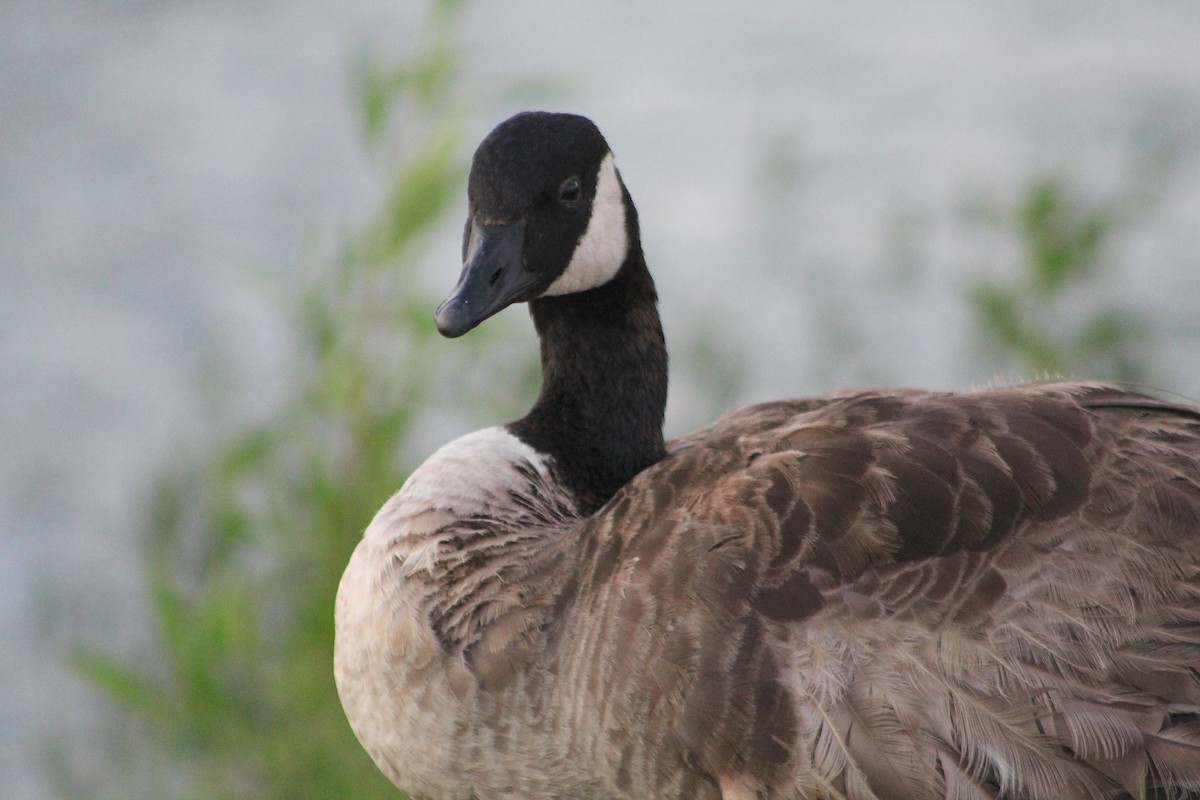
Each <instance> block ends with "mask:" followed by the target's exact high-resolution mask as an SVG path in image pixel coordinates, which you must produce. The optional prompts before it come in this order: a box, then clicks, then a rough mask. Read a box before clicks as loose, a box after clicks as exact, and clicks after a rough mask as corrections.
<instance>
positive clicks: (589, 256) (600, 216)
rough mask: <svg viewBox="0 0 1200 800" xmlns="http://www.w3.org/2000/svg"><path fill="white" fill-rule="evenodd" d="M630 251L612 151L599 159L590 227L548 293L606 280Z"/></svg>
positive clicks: (590, 286) (567, 291)
mask: <svg viewBox="0 0 1200 800" xmlns="http://www.w3.org/2000/svg"><path fill="white" fill-rule="evenodd" d="M628 252H629V234H628V233H627V232H626V231H625V201H624V198H623V197H622V196H621V181H620V179H619V178H618V177H617V168H616V166H615V165H614V164H613V157H612V153H609V154H608V155H606V156H605V157H604V161H602V162H600V173H599V175H598V177H597V178H596V197H595V199H593V200H592V216H591V219H589V220H588V226H587V230H586V231H584V234H583V236H582V237H581V238H580V240H579V242H578V244H576V245H575V252H574V253H573V254H572V255H571V263H570V264H568V265H567V268H566V270H565V271H564V272H563V274H562V275H559V276H558V278H556V279H555V281H554V283H552V284H550V288H549V289H547V290H546V292H545V294H546V295H559V294H572V293H573V292H583V291H586V290H588V289H594V288H596V287H597V286H600V285H602V284H605V283H607V282H608V281H610V280H612V278H613V276H614V275H616V274H617V270H619V269H620V268H621V264H623V263H625V256H626V255H627V254H628Z"/></svg>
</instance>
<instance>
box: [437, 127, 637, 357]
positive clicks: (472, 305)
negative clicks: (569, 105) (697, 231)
mask: <svg viewBox="0 0 1200 800" xmlns="http://www.w3.org/2000/svg"><path fill="white" fill-rule="evenodd" d="M467 198H468V205H469V215H468V218H467V224H466V230H465V231H464V233H463V267H462V272H461V274H460V275H459V279H458V283H457V285H456V286H455V287H454V290H453V291H452V292H451V293H450V295H449V296H448V297H447V298H446V300H445V301H443V302H442V304H441V305H440V306H438V309H437V311H436V313H435V315H434V318H435V320H436V322H437V327H438V331H440V332H441V333H442V335H443V336H448V337H455V336H461V335H462V334H464V333H466V332H467V331H469V330H471V329H472V328H474V327H475V326H476V325H478V324H479V323H481V322H483V321H484V320H485V319H487V318H488V317H490V316H492V315H493V314H496V313H497V312H499V311H500V310H502V309H504V308H505V307H507V306H509V305H512V304H514V303H522V302H529V301H532V300H536V299H538V298H541V297H553V296H559V295H567V294H575V293H579V292H585V291H587V290H589V289H594V288H597V287H599V286H602V285H604V284H606V283H608V282H609V281H611V280H612V279H613V278H614V277H615V276H616V275H617V273H618V272H620V270H621V267H622V265H623V264H624V263H625V261H626V259H627V256H628V254H629V252H630V242H631V240H633V239H635V238H636V235H637V234H636V216H635V213H634V212H633V211H632V207H631V204H630V203H629V200H628V194H627V193H626V191H625V187H624V186H623V184H622V183H621V178H620V175H619V174H618V173H617V169H616V166H615V165H614V163H613V156H612V152H611V151H610V150H609V147H608V143H607V142H606V141H605V140H604V137H603V136H602V135H601V133H600V131H599V129H597V128H596V126H595V125H594V124H593V123H592V122H591V120H589V119H587V118H586V117H581V116H578V115H575V114H554V113H547V112H524V113H521V114H517V115H516V116H514V117H512V118H510V119H508V120H506V121H504V122H502V123H501V124H500V125H498V126H497V127H496V128H495V130H493V131H492V132H491V133H490V134H489V135H488V136H487V137H486V138H485V139H484V140H483V142H482V143H481V144H480V145H479V148H478V149H477V150H476V152H475V157H474V160H473V161H472V164H471V172H470V177H469V179H468V184H467Z"/></svg>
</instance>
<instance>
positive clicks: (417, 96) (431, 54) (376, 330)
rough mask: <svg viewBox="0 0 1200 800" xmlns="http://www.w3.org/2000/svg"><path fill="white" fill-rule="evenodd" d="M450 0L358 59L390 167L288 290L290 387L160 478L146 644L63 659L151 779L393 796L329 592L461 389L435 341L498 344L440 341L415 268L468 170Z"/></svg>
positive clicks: (360, 92) (236, 790)
mask: <svg viewBox="0 0 1200 800" xmlns="http://www.w3.org/2000/svg"><path fill="white" fill-rule="evenodd" d="M460 6H461V3H460V2H458V0H440V1H439V2H436V3H435V4H434V5H433V6H432V9H431V12H430V14H429V19H428V24H427V27H426V29H425V30H424V31H423V32H422V35H421V36H420V37H418V38H419V42H420V44H419V47H420V48H421V49H420V52H419V53H418V54H417V55H416V56H415V57H414V58H412V59H411V60H410V61H408V62H406V63H404V64H403V65H401V66H397V67H389V68H382V67H380V66H378V65H377V64H375V63H370V62H364V63H363V64H362V65H360V66H359V67H358V69H357V70H356V71H355V76H356V77H355V81H354V88H355V93H356V97H357V104H358V106H359V108H360V111H361V123H362V129H363V132H364V138H365V140H366V141H367V143H368V146H369V147H370V148H371V149H372V152H373V153H374V154H375V155H376V156H377V157H378V158H379V159H380V160H381V161H382V167H383V169H385V170H386V171H387V173H388V174H390V175H392V176H394V177H393V178H392V179H391V182H390V186H389V188H388V190H387V192H386V195H385V197H384V199H383V201H382V206H381V211H380V212H379V214H378V215H377V217H376V218H375V219H374V220H373V221H372V222H371V223H370V224H369V225H367V226H366V228H365V230H363V231H362V232H361V233H360V234H358V235H355V236H354V237H352V238H351V239H350V240H349V241H348V242H347V244H346V245H345V247H344V249H343V250H342V251H341V253H340V255H339V256H338V257H336V258H334V259H332V262H331V263H328V264H325V265H323V266H322V267H320V268H319V269H316V270H314V271H313V272H312V274H309V275H307V276H306V277H305V278H304V279H303V280H302V281H301V285H300V286H299V287H298V289H297V290H296V291H295V294H294V295H292V296H291V303H292V311H293V319H294V324H295V329H296V331H297V338H298V340H299V346H298V356H297V369H296V373H297V374H296V377H295V385H294V387H293V388H292V390H290V391H289V392H288V393H287V394H288V397H289V398H290V399H289V400H288V401H286V403H285V406H284V407H283V408H282V409H280V410H279V411H278V412H277V413H276V414H274V415H273V416H272V418H271V419H269V420H268V421H266V422H263V423H261V424H258V425H255V426H253V427H251V428H249V429H248V430H242V431H241V432H239V433H236V434H234V435H232V436H231V437H230V438H227V439H225V438H222V439H219V440H217V441H213V442H210V443H206V445H205V451H204V453H203V455H201V456H200V457H199V458H196V459H194V460H191V461H189V462H188V463H187V464H186V466H183V467H178V468H173V470H172V472H171V474H170V475H168V476H167V477H165V478H163V479H162V480H161V482H160V483H159V485H158V487H157V490H156V492H155V499H154V502H153V508H152V513H151V514H150V519H149V523H148V529H149V535H148V537H147V542H148V546H147V557H146V574H147V583H148V587H149V595H150V597H151V602H152V609H151V614H152V618H153V621H154V624H155V625H156V628H157V644H158V652H157V653H156V658H154V659H151V660H148V661H147V663H146V664H142V663H130V662H129V661H126V660H123V659H120V658H114V657H111V656H108V655H102V654H98V653H94V652H89V653H81V654H79V655H78V656H77V657H76V658H75V666H76V668H77V669H78V671H79V672H80V673H81V674H82V675H84V676H85V677H86V679H87V680H89V681H90V682H91V683H92V684H93V685H94V686H96V687H97V688H98V689H100V690H101V691H103V692H105V693H106V694H107V695H108V696H109V697H110V698H112V700H113V701H115V703H116V704H117V705H118V707H119V708H120V709H121V710H122V711H123V712H124V713H125V714H127V715H129V716H130V717H131V718H132V719H133V720H134V721H135V722H136V723H137V724H136V725H134V726H132V730H134V731H139V732H140V734H139V735H140V736H141V738H142V739H144V741H141V742H140V743H139V744H140V745H141V746H144V748H147V749H149V751H150V752H151V753H152V754H153V755H152V759H155V760H157V761H158V762H159V763H160V764H166V765H167V766H166V768H165V769H160V770H157V771H155V772H156V774H158V775H159V776H160V777H158V778H153V779H151V780H159V781H160V782H162V783H163V785H162V786H155V787H154V792H155V795H156V796H159V797H173V796H178V797H203V798H247V799H248V798H255V800H262V799H263V798H280V799H281V800H282V799H283V798H287V799H288V800H300V799H302V798H304V799H306V798H311V799H313V800H316V799H317V798H350V797H353V798H360V799H362V798H375V797H378V798H385V797H386V798H396V797H401V796H402V795H400V793H399V792H398V791H397V790H396V789H395V788H393V787H392V786H391V785H390V784H389V783H388V781H387V780H386V779H385V778H384V777H383V776H382V775H381V774H380V773H379V771H378V770H377V769H376V768H375V766H374V765H373V764H372V763H371V760H370V759H369V758H368V756H367V755H366V753H365V752H364V751H363V749H362V748H361V747H360V745H359V744H358V742H357V741H356V739H355V738H354V735H353V734H352V732H351V731H350V728H349V726H348V724H347V723H346V720H345V717H344V716H343V714H342V710H341V704H340V703H339V702H338V699H337V696H336V691H335V687H334V683H333V677H332V658H333V605H334V595H335V592H336V588H337V584H338V581H339V579H340V577H341V573H342V570H343V569H344V567H345V564H346V562H347V561H348V559H349V556H350V553H351V551H352V550H353V548H354V546H355V544H356V543H357V541H358V540H359V538H360V537H361V535H362V530H363V528H364V527H365V526H366V524H367V522H369V520H370V519H371V517H372V515H373V514H374V513H375V511H376V509H378V508H379V507H380V505H381V504H382V503H383V501H384V500H385V499H386V498H387V497H388V496H389V495H390V494H391V493H392V492H394V491H395V490H396V489H397V488H398V487H399V486H400V484H401V483H402V481H403V479H404V477H405V475H406V474H407V473H408V472H409V471H410V469H411V468H412V466H413V464H412V463H410V461H411V459H413V457H414V455H415V454H413V453H411V452H409V451H411V450H413V449H414V447H413V444H412V439H413V438H414V436H415V435H416V434H417V433H418V431H419V428H420V427H421V424H422V422H423V420H426V418H427V417H428V415H429V413H430V405H431V404H430V402H429V398H430V397H431V396H433V393H438V394H442V393H445V394H452V393H454V392H452V390H451V389H449V388H448V387H447V386H446V381H447V378H445V377H444V376H445V374H446V373H454V372H457V371H459V367H455V368H454V369H447V368H446V366H445V361H446V359H447V357H453V358H461V359H465V360H467V361H469V360H470V359H472V358H487V359H489V360H491V361H493V362H494V361H496V360H499V361H501V362H502V363H503V360H504V358H503V356H502V355H497V353H496V350H497V348H501V349H503V345H504V327H503V326H493V327H492V331H494V332H496V333H494V334H493V336H492V337H491V338H490V339H489V338H488V337H486V336H485V337H480V336H478V335H476V336H473V337H470V343H469V344H467V345H466V346H464V345H463V344H462V343H456V347H455V348H454V349H453V350H451V349H449V348H448V347H447V346H446V345H444V344H443V343H442V341H441V340H440V339H439V338H438V337H437V336H436V331H435V329H434V326H433V322H432V309H433V306H434V301H433V299H432V298H431V297H430V296H428V295H427V294H426V293H425V292H424V291H422V290H421V289H420V288H419V286H420V283H419V279H418V275H417V272H418V265H419V263H420V259H421V256H422V253H423V252H424V249H425V247H426V245H427V244H428V242H429V239H430V234H431V233H432V232H433V231H434V230H435V228H436V227H437V226H438V225H439V224H440V223H441V221H442V220H443V219H444V218H445V217H446V213H447V211H448V209H449V204H450V202H451V200H452V199H455V198H456V197H457V196H458V194H459V193H460V192H461V186H462V185H463V177H464V169H463V166H462V165H463V163H464V161H465V159H464V157H463V156H464V154H463V152H462V146H461V145H462V139H463V136H462V134H463V132H464V128H465V117H466V114H465V113H464V112H463V110H462V108H463V103H462V102H461V101H460V100H458V99H456V87H457V83H456V79H457V75H458V72H457V69H458V66H459V64H460V60H461V59H460V56H459V53H458V51H457V49H456V45H455V30H456V22H457V20H458V17H459V16H460ZM387 148H390V151H389V152H384V150H385V149H387ZM497 342H498V344H496V343H497ZM471 345H474V347H472V346H471ZM489 348H490V350H489ZM519 350H520V352H522V353H525V354H529V355H528V357H527V358H526V359H525V360H526V361H529V362H531V363H528V364H526V363H525V362H524V361H522V362H521V367H520V370H521V374H523V375H525V377H526V382H529V381H530V380H535V379H536V374H537V367H536V362H535V361H533V355H532V354H533V353H534V352H535V350H534V349H533V348H520V349H519ZM460 366H461V367H462V368H463V369H465V368H466V365H460ZM454 388H455V389H459V390H460V391H459V392H457V394H459V395H460V396H461V395H462V394H463V392H462V391H461V387H457V386H456V387H454ZM466 395H467V397H466V398H464V399H465V401H466V402H468V403H469V402H471V401H472V400H473V399H474V400H475V401H476V402H478V398H479V397H480V396H482V395H479V394H473V393H472V392H471V391H469V387H468V391H466ZM501 395H502V396H503V393H501ZM526 396H528V395H526ZM503 404H504V403H503V401H502V402H501V403H499V405H503ZM492 405H493V406H495V405H497V403H495V402H492ZM506 411H508V409H507V408H505V409H502V410H499V411H498V413H504V412H506ZM489 416H491V415H490V414H489ZM161 775H166V776H169V779H167V778H162V777H161ZM88 784H89V790H90V794H91V795H92V796H95V795H96V794H97V792H96V789H97V787H96V786H95V782H94V781H88ZM113 796H119V795H118V794H114V795H113Z"/></svg>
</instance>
